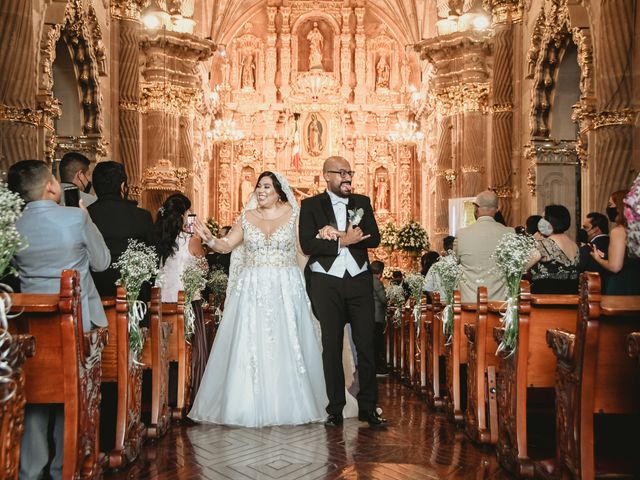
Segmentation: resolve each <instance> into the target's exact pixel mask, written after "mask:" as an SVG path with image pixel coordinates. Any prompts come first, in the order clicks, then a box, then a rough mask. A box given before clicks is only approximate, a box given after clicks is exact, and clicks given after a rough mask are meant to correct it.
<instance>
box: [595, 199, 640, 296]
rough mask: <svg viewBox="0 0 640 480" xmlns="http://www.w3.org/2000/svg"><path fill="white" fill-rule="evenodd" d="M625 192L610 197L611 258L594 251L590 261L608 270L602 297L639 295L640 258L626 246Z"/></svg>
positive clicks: (608, 212) (596, 250) (609, 253)
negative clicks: (611, 225) (632, 254)
mask: <svg viewBox="0 0 640 480" xmlns="http://www.w3.org/2000/svg"><path fill="white" fill-rule="evenodd" d="M626 194H627V191H626V190H618V191H617V192H613V193H612V194H611V197H609V205H608V206H607V217H609V220H611V221H612V222H613V223H614V227H613V228H612V229H611V232H610V233H609V236H610V240H609V250H608V254H607V255H605V252H604V251H602V250H600V249H598V248H596V247H595V246H594V247H593V250H592V252H591V258H593V259H594V260H595V261H596V262H597V263H598V265H600V266H601V267H602V268H604V269H605V270H607V271H608V272H610V273H609V275H608V276H607V279H606V281H605V284H604V288H603V290H602V293H603V295H640V282H639V281H638V277H640V258H637V257H633V256H631V255H630V252H629V249H628V245H627V233H628V232H627V228H628V226H627V219H626V217H625V216H624V197H625V196H626Z"/></svg>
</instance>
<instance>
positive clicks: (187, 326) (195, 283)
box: [180, 257, 209, 341]
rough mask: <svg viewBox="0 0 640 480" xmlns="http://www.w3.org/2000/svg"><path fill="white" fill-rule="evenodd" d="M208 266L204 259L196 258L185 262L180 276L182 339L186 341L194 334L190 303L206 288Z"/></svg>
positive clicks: (192, 312)
mask: <svg viewBox="0 0 640 480" xmlns="http://www.w3.org/2000/svg"><path fill="white" fill-rule="evenodd" d="M207 273H209V265H208V264H207V260H206V259H205V258H204V257H196V258H193V259H191V260H190V261H189V262H187V263H186V264H185V266H184V269H183V270H182V275H180V280H181V281H182V287H183V288H184V337H185V339H186V340H187V341H188V340H189V338H191V336H192V335H193V333H194V332H195V313H194V311H193V305H192V303H191V302H193V300H195V298H196V296H197V295H198V294H200V293H201V292H202V290H204V288H205V287H206V286H207Z"/></svg>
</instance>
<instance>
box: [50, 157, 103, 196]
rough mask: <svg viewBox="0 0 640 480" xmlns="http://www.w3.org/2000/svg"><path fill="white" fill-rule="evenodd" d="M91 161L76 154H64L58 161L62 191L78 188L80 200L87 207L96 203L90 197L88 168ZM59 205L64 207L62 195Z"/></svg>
mask: <svg viewBox="0 0 640 480" xmlns="http://www.w3.org/2000/svg"><path fill="white" fill-rule="evenodd" d="M90 166H91V161H90V160H89V159H88V158H87V157H85V156H84V155H82V154H81V153H77V152H69V153H65V154H64V156H63V157H62V160H60V166H59V167H58V168H59V171H60V185H61V186H62V189H63V190H65V189H67V188H73V187H75V188H78V190H80V200H82V203H84V206H85V207H88V206H89V205H91V204H92V203H93V202H95V201H96V197H95V196H94V195H91V194H90V193H89V192H90V191H91V174H90V172H89V167H90ZM60 203H61V204H62V205H64V204H65V203H64V195H62V196H61V197H60Z"/></svg>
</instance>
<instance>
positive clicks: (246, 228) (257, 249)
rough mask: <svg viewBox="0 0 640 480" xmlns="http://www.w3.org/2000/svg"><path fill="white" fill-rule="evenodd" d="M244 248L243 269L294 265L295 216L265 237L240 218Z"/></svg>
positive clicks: (245, 218)
mask: <svg viewBox="0 0 640 480" xmlns="http://www.w3.org/2000/svg"><path fill="white" fill-rule="evenodd" d="M241 221H242V230H243V232H244V233H243V235H244V247H245V258H244V266H245V267H262V266H270V267H287V266H293V265H297V263H296V231H295V226H296V218H295V214H291V217H290V218H289V220H288V221H287V222H285V223H284V224H282V225H280V226H279V227H277V228H276V229H275V230H274V231H273V233H272V234H271V235H269V236H267V235H266V234H265V233H264V232H263V231H262V230H260V228H259V227H257V226H256V225H254V224H253V223H251V222H250V221H249V220H247V217H246V214H245V213H243V214H242V217H241Z"/></svg>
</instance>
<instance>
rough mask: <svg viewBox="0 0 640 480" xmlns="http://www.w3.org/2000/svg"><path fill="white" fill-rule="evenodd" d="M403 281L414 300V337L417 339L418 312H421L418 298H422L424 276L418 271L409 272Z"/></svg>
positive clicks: (418, 328)
mask: <svg viewBox="0 0 640 480" xmlns="http://www.w3.org/2000/svg"><path fill="white" fill-rule="evenodd" d="M405 281H406V282H407V285H408V286H409V294H410V295H411V297H412V298H413V299H414V300H415V305H414V306H413V319H414V321H415V324H416V339H417V338H418V337H419V336H420V312H421V305H420V300H421V299H422V289H423V287H424V277H423V276H422V275H420V274H419V273H418V272H411V273H409V274H407V276H406V278H405Z"/></svg>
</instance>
